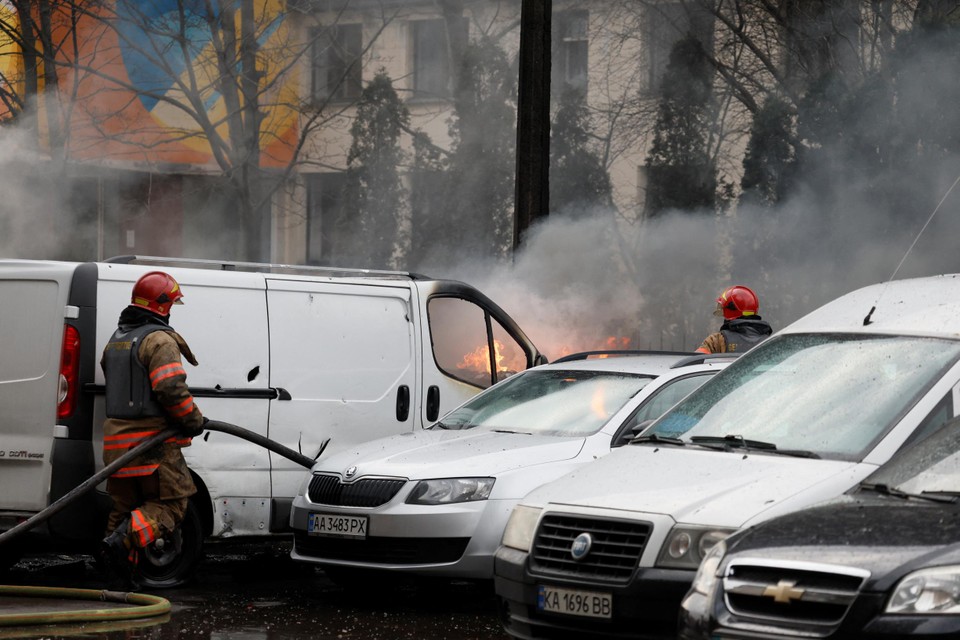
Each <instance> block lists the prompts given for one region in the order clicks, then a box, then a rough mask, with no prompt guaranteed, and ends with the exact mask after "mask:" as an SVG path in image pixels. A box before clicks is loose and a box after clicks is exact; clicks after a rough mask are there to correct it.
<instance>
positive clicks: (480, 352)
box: [457, 340, 509, 373]
mask: <svg viewBox="0 0 960 640" xmlns="http://www.w3.org/2000/svg"><path fill="white" fill-rule="evenodd" d="M502 350H503V344H502V343H501V342H500V341H499V340H494V341H493V356H494V358H495V359H496V361H497V371H509V368H508V367H505V366H504V365H503V364H502V363H503V354H502V353H501V351H502ZM457 369H473V370H475V371H486V372H487V373H490V347H488V346H487V345H482V346H479V347H477V348H476V349H474V350H473V351H471V352H470V353H468V354H466V355H465V356H463V360H461V361H460V363H459V364H458V365H457Z"/></svg>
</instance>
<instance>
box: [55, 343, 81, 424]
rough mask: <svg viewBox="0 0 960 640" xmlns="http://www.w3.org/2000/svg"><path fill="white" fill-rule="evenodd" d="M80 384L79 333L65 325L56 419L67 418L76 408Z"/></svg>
mask: <svg viewBox="0 0 960 640" xmlns="http://www.w3.org/2000/svg"><path fill="white" fill-rule="evenodd" d="M79 384H80V332H79V331H77V329H76V327H71V326H70V325H67V326H66V327H64V330H63V351H62V352H61V354H60V389H59V393H58V396H57V418H69V417H70V416H71V415H73V410H74V409H76V408H77V388H78V386H79Z"/></svg>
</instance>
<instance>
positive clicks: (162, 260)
mask: <svg viewBox="0 0 960 640" xmlns="http://www.w3.org/2000/svg"><path fill="white" fill-rule="evenodd" d="M104 262H109V263H112V264H140V265H149V266H154V267H180V268H187V269H212V270H217V271H247V272H253V273H272V274H287V275H313V276H341V277H342V276H347V277H364V278H371V277H372V278H387V279H401V280H430V279H431V278H428V277H426V276H423V275H420V274H417V273H411V272H408V271H383V270H378V269H355V268H349V267H326V266H320V265H294V264H277V263H265V262H240V261H237V260H205V259H201V258H171V257H161V256H134V255H127V256H114V257H112V258H108V259H106V260H104Z"/></svg>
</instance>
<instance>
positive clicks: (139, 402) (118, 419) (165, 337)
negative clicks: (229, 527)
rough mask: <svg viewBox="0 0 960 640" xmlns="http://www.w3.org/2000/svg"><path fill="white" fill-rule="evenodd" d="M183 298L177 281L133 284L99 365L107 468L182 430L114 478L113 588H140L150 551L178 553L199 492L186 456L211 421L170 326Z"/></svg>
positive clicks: (108, 546)
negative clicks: (144, 555)
mask: <svg viewBox="0 0 960 640" xmlns="http://www.w3.org/2000/svg"><path fill="white" fill-rule="evenodd" d="M182 300H183V292H182V291H181V290H180V285H179V284H177V281H176V280H174V279H173V277H172V276H170V275H169V274H167V273H164V272H162V271H151V272H149V273H145V274H144V275H143V276H141V277H140V279H139V280H137V282H136V284H134V286H133V292H132V295H131V299H130V305H129V306H127V307H126V308H125V309H124V310H123V311H122V312H121V314H120V319H119V322H118V325H117V330H116V331H115V332H114V333H113V336H111V338H110V340H109V342H108V343H107V345H106V347H105V348H104V351H103V357H102V358H101V360H100V366H101V368H102V369H103V373H104V379H105V381H106V414H107V420H106V422H104V425H103V461H104V464H110V463H111V462H113V461H114V460H116V459H117V458H119V457H120V456H121V455H123V454H124V453H125V452H126V451H127V450H128V449H129V448H130V447H133V446H136V445H137V444H139V443H140V442H142V441H144V440H146V439H148V438H150V437H152V436H154V435H156V434H157V433H159V432H160V431H163V430H164V429H166V428H168V427H169V426H176V427H179V429H180V433H179V434H178V435H177V436H175V437H172V438H169V439H167V440H166V441H164V442H163V443H162V444H160V445H159V446H157V447H155V448H153V449H152V450H150V451H147V452H145V453H143V454H142V455H139V456H137V458H136V459H134V460H132V461H131V462H129V463H128V464H127V465H126V466H124V467H123V468H121V469H120V470H118V471H117V472H116V473H114V474H113V475H112V476H111V477H110V478H108V479H107V492H108V493H109V494H110V497H111V498H113V509H112V511H111V512H110V516H109V519H108V521H107V531H106V533H107V535H106V537H105V538H104V540H103V542H102V543H101V546H100V555H101V558H102V560H103V561H104V562H105V564H106V565H107V568H108V569H109V570H110V572H111V582H112V584H111V586H112V587H113V588H120V589H130V588H137V587H138V586H139V580H138V573H137V563H138V560H139V558H140V555H141V552H142V550H143V549H145V548H147V547H150V548H151V551H152V552H154V553H156V554H159V555H162V554H163V553H164V552H165V551H164V550H166V552H167V553H170V552H173V550H174V549H175V546H176V545H175V544H173V543H172V541H171V539H170V537H171V536H173V535H174V534H175V531H176V529H177V527H178V526H179V525H180V523H181V522H182V521H183V518H184V516H185V514H186V510H187V502H188V500H189V498H190V496H191V495H193V494H194V493H196V491H197V489H196V487H195V486H194V483H193V479H192V478H191V476H190V470H189V469H188V468H187V463H186V461H185V460H184V458H183V454H182V453H181V451H180V449H181V447H185V446H189V445H190V441H191V438H192V437H195V436H198V435H200V434H201V433H202V432H203V425H204V423H205V422H206V418H204V417H203V415H202V414H201V413H200V410H199V409H198V408H197V406H196V404H194V401H193V395H192V394H191V393H190V390H189V388H188V387H187V383H186V379H187V374H186V371H185V370H184V368H183V364H182V361H181V355H182V356H183V357H184V358H185V359H186V360H187V361H188V362H189V363H190V364H192V365H194V366H196V364H197V360H196V358H195V357H194V356H193V353H192V352H191V351H190V347H189V346H187V343H186V341H184V339H183V338H182V337H180V335H179V334H178V333H177V332H176V331H174V330H173V328H172V327H171V326H170V324H169V321H170V308H171V307H172V306H173V305H175V304H183V302H182ZM167 545H169V546H167Z"/></svg>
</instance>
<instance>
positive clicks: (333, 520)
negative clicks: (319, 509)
mask: <svg viewBox="0 0 960 640" xmlns="http://www.w3.org/2000/svg"><path fill="white" fill-rule="evenodd" d="M307 533H309V534H310V535H312V536H336V537H340V538H366V537H367V518H366V516H364V517H357V516H341V515H337V514H333V513H311V514H310V517H309V518H308V519H307Z"/></svg>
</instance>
